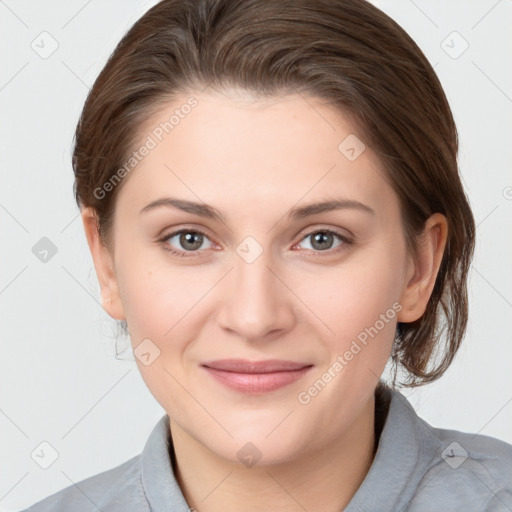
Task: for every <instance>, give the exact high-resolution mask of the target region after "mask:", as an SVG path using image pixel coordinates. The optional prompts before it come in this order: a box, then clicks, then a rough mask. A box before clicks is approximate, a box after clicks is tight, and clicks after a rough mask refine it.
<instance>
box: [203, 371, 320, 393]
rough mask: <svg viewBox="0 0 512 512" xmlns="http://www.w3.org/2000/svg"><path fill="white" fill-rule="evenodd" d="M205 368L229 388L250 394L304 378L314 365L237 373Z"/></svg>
mask: <svg viewBox="0 0 512 512" xmlns="http://www.w3.org/2000/svg"><path fill="white" fill-rule="evenodd" d="M203 368H205V370H207V371H208V373H209V374H210V375H211V376H212V377H213V378H214V379H216V380H217V381H219V382H220V383H221V384H224V385H225V386H227V387H228V388H231V389H234V390H235V391H240V392H242V393H246V394H249V395H258V394H261V393H268V392H269V391H275V390H276V389H280V388H282V387H284V386H287V385H288V384H292V383H293V382H295V381H297V380H299V379H300V378H302V377H303V376H304V375H305V374H306V373H307V372H308V371H309V370H310V369H311V368H312V367H311V366H306V367H304V368H301V369H300V370H287V371H282V372H271V373H236V372H227V371H224V370H217V369H215V368H209V367H208V366H204V367H203Z"/></svg>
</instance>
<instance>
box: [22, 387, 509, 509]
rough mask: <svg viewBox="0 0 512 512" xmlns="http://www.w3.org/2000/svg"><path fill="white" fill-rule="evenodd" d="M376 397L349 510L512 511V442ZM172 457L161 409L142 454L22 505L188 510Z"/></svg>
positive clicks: (395, 394) (398, 399) (391, 393)
mask: <svg viewBox="0 0 512 512" xmlns="http://www.w3.org/2000/svg"><path fill="white" fill-rule="evenodd" d="M376 397H377V398H378V400H376V426H377V422H378V421H381V428H382V431H381V433H380V437H379V441H378V448H377V452H376V455H375V458H374V461H373V464H372V466H371V468H370V471H369V472H368V474H367V475H366V478H365V479H364V481H363V483H362V484H361V486H360V487H359V489H358V490H357V492H356V494H355V495H354V496H353V498H352V500H351V501H350V503H349V504H348V506H347V507H346V508H345V510H344V512H374V511H375V512H388V511H389V512H400V511H409V512H440V511H443V512H457V511H461V512H512V445H510V444H508V443H505V442H504V441H500V440H498V439H495V438H492V437H488V436H484V435H477V434H469V433H464V432H459V431H456V430H446V429H439V428H434V427H432V426H430V425H429V424H428V423H427V422H426V421H424V420H422V419H421V418H420V417H419V416H418V415H417V414H416V412H415V410H414V409H413V407H412V406H411V404H410V403H409V402H408V401H407V399H406V398H405V397H404V396H403V395H402V394H401V393H400V392H399V391H396V390H392V389H390V388H384V392H383V394H382V396H381V395H380V394H376ZM379 411H382V413H381V414H378V413H379ZM386 412H387V415H386ZM379 418H380V420H379ZM382 425H383V426H382ZM378 430H380V428H378ZM172 457H174V450H173V447H172V438H171V435H170V428H169V417H168V415H164V416H163V417H162V418H161V419H160V421H159V422H158V423H157V425H156V426H155V428H154V429H153V431H152V432H151V435H150V436H149V439H148V441H147V443H146V445H145V447H144V450H143V451H142V453H141V454H140V455H137V456H136V457H133V458H132V459H130V460H128V461H126V462H124V463H123V464H121V465H120V466H117V467H115V468H113V469H110V470H108V471H104V472H102V473H99V474H97V475H94V476H92V477H89V478H87V479H85V480H82V481H81V482H78V483H77V484H76V485H71V486H69V487H67V488H65V489H63V490H61V491H59V492H57V493H55V494H53V495H52V496H49V497H48V498H46V499H44V500H42V501H40V502H38V503H36V504H35V505H33V506H31V507H30V508H28V509H26V511H25V512H50V511H52V512H57V511H62V512H98V511H102V512H149V511H152V512H188V511H189V506H188V505H187V502H186V501H185V499H184V497H183V494H182V492H181V489H180V487H179V485H178V483H177V481H176V479H175V477H174V473H173V466H172V460H173V459H172Z"/></svg>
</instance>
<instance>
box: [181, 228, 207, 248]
mask: <svg viewBox="0 0 512 512" xmlns="http://www.w3.org/2000/svg"><path fill="white" fill-rule="evenodd" d="M201 237H202V235H200V234H199V233H192V234H191V233H190V232H189V233H183V234H182V235H181V240H180V242H181V244H182V245H183V246H184V247H187V245H186V244H192V247H190V246H189V247H188V249H198V248H199V247H201V243H202V240H201ZM198 239H199V241H198Z"/></svg>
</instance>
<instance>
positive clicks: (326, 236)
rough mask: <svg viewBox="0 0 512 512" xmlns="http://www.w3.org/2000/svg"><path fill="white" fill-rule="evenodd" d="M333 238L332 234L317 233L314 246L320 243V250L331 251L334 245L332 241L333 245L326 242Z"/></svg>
mask: <svg viewBox="0 0 512 512" xmlns="http://www.w3.org/2000/svg"><path fill="white" fill-rule="evenodd" d="M330 238H331V234H330V233H325V232H319V233H317V234H316V235H315V236H314V237H313V240H314V242H313V246H314V244H315V243H317V242H318V243H319V247H318V248H319V249H326V248H327V249H329V248H330V246H331V245H332V239H331V243H330V244H329V243H327V244H326V243H325V242H326V239H327V241H329V239H330Z"/></svg>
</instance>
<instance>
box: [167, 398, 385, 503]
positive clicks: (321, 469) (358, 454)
mask: <svg viewBox="0 0 512 512" xmlns="http://www.w3.org/2000/svg"><path fill="white" fill-rule="evenodd" d="M374 412H375V398H374V395H373V394H372V395H371V396H370V399H369V400H368V402H367V403H366V404H365V406H364V407H363V409H362V411H361V414H360V415H359V416H358V418H357V419H356V421H355V422H354V423H353V424H352V425H351V426H350V427H349V429H348V430H347V431H346V432H344V435H343V436H342V437H341V438H339V439H336V440H335V441H334V442H332V443H330V444H328V445H326V446H324V447H323V448H322V449H321V450H317V451H315V452H314V453H308V454H306V455H302V456H297V457H295V458H294V459H293V460H292V461H289V462H287V463H283V464H273V465H270V466H259V465H255V466H253V467H251V468H246V467H244V466H243V465H241V464H235V463H232V462H231V461H227V460H226V459H223V458H221V457H218V456H217V455H216V454H215V453H213V452H211V451H210V450H208V449H207V448H206V447H205V446H204V445H202V444H201V443H198V442H197V441H196V440H195V439H193V438H192V437H190V436H189V435H188V434H187V433H186V432H185V431H184V430H182V429H181V428H180V427H179V426H178V425H177V424H175V423H174V422H173V421H172V419H171V422H170V424H171V431H172V440H173V445H174V454H175V468H174V472H175V476H176V479H177V481H178V483H179V485H180V487H181V489H182V492H183V495H184V497H185V499H186V501H187V503H188V505H189V506H190V507H191V508H193V509H195V510H197V512H217V511H219V512H220V511H222V512H231V511H239V510H246V511H252V510H254V511H259V510H287V511H290V512H295V511H297V512H299V511H300V512H303V511H304V510H322V512H340V511H341V510H343V509H344V508H345V507H346V506H347V505H348V503H349V502H350V500H351V499H352V497H353V496H354V494H355V493H356V491H357V489H358V488H359V486H360V485H361V483H362V482H363V480H364V478H365V477H366V474H367V473H368V471H369V469H370V467H371V464H372V462H373V458H374V455H375V445H376V438H375V428H374V425H375V415H374Z"/></svg>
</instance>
